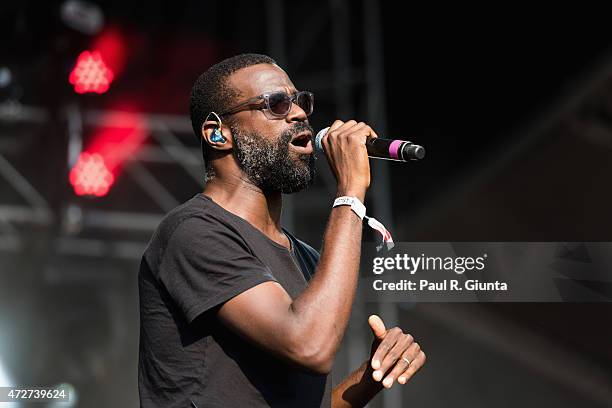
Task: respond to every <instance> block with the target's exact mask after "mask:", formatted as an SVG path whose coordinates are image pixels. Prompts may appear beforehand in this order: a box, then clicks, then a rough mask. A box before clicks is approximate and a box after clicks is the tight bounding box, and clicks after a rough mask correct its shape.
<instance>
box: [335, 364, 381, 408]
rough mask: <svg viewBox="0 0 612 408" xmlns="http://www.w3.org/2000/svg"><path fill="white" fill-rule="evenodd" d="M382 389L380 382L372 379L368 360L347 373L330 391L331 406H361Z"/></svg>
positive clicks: (352, 407)
mask: <svg viewBox="0 0 612 408" xmlns="http://www.w3.org/2000/svg"><path fill="white" fill-rule="evenodd" d="M382 389H383V386H382V384H381V383H380V382H377V381H374V380H373V379H372V367H371V366H370V364H369V361H366V362H364V363H363V364H362V365H361V367H359V368H358V369H357V370H355V371H353V372H352V373H351V374H349V375H348V376H347V377H346V378H345V379H344V381H342V382H341V383H340V384H338V386H336V387H335V388H334V390H333V391H332V404H331V406H332V408H355V407H363V406H364V405H365V404H367V403H368V402H369V401H370V400H371V399H372V398H374V396H375V395H376V394H377V393H379V392H380V391H381V390H382Z"/></svg>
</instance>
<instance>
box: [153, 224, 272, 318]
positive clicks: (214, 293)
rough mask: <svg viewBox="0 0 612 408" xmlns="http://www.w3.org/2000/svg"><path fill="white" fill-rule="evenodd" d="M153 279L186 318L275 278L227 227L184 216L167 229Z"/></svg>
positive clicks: (240, 238) (233, 231)
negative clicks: (178, 223) (168, 236)
mask: <svg viewBox="0 0 612 408" xmlns="http://www.w3.org/2000/svg"><path fill="white" fill-rule="evenodd" d="M159 277H160V280H161V282H162V283H163V285H164V286H165V288H166V290H167V291H168V293H169V294H170V296H171V297H172V299H173V300H174V302H175V303H176V304H177V305H178V307H179V308H180V310H181V311H182V312H183V313H184V315H185V317H186V318H187V321H188V322H190V323H191V322H192V321H193V320H194V319H195V318H196V317H198V316H199V315H200V314H202V313H204V312H205V311H207V310H209V309H211V308H213V307H215V306H217V305H220V304H222V303H224V302H226V301H228V300H230V299H231V298H233V297H235V296H237V295H239V294H240V293H242V292H244V291H246V290H247V289H250V288H252V287H253V286H256V285H258V284H260V283H263V282H267V281H276V279H275V278H274V276H273V275H272V273H271V271H270V270H269V268H268V267H267V266H265V265H264V264H263V263H262V262H261V261H260V260H259V259H258V258H257V257H256V256H255V255H254V254H253V253H252V251H251V250H250V248H249V247H248V245H247V243H246V242H245V241H244V240H243V239H242V237H241V236H240V235H239V234H238V232H237V231H235V230H234V229H233V228H232V227H230V226H228V225H225V224H223V223H222V222H220V221H219V220H215V219H207V218H201V217H190V218H187V219H186V220H184V221H182V222H181V223H180V225H179V226H178V227H177V228H176V229H175V231H174V232H173V233H172V235H171V237H170V239H169V241H168V243H167V246H166V249H165V251H164V253H163V256H162V260H161V264H160V269H159Z"/></svg>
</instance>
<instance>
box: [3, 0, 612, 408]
mask: <svg viewBox="0 0 612 408" xmlns="http://www.w3.org/2000/svg"><path fill="white" fill-rule="evenodd" d="M64 4H65V3H63V2H44V3H43V2H39V3H37V2H5V3H4V4H3V5H1V6H0V32H1V33H2V35H1V36H0V43H1V47H0V68H1V67H4V68H6V69H8V70H9V71H10V72H11V80H10V81H9V83H7V84H4V85H2V86H1V87H0V92H1V94H0V95H1V99H0V103H1V107H2V109H0V159H1V160H0V179H1V180H2V182H0V244H1V245H0V336H2V337H0V381H4V382H7V381H8V382H12V383H15V384H16V385H18V384H31V385H34V384H57V383H70V384H72V385H73V386H74V388H75V389H76V392H77V393H78V395H79V402H78V403H77V406H83V407H98V406H100V407H102V406H104V407H106V406H137V388H136V387H137V381H136V374H137V366H136V363H137V342H138V314H137V312H138V299H137V287H136V276H137V270H138V269H137V266H138V262H139V255H140V254H141V253H142V250H143V249H144V246H145V245H146V242H147V241H148V239H149V237H150V235H151V233H152V232H153V229H154V227H155V225H156V223H157V222H158V221H159V219H160V217H161V216H162V215H163V214H164V213H165V212H167V210H168V208H169V207H170V204H171V203H172V202H177V203H178V202H182V201H185V200H187V199H189V198H190V197H192V196H193V195H194V194H196V193H197V192H198V191H200V190H201V188H202V183H201V182H198V180H197V177H194V176H193V174H196V175H198V174H199V175H201V172H202V166H201V163H200V162H199V161H198V160H199V154H198V144H197V141H196V139H195V137H194V136H193V134H192V133H191V131H190V127H189V126H190V125H189V122H188V95H189V92H190V90H191V86H192V84H193V81H194V80H195V78H196V77H197V76H198V75H199V74H200V73H201V72H203V71H204V70H205V69H206V68H207V67H209V66H210V65H212V64H214V63H215V62H217V61H219V60H221V59H223V58H225V57H229V56H231V55H234V54H237V53H241V52H260V53H266V54H269V55H271V56H272V57H273V58H275V59H276V60H277V61H278V62H279V63H280V65H281V66H283V67H284V68H285V69H286V71H287V72H288V74H289V75H290V77H291V78H292V80H293V82H294V83H295V84H296V86H297V87H298V88H299V89H308V90H311V91H313V92H314V93H315V95H316V103H315V114H314V115H313V116H312V117H311V122H312V124H313V126H314V127H315V128H316V129H319V128H322V127H325V126H328V125H329V124H330V123H331V122H332V121H333V120H334V119H335V118H340V119H343V120H347V119H349V118H356V119H358V120H364V121H367V122H368V123H369V124H371V125H372V127H373V128H375V129H376V130H377V131H378V132H379V134H380V135H381V136H383V137H390V138H399V139H407V140H412V141H414V142H416V143H419V144H421V145H423V146H425V148H426V149H427V157H426V158H425V160H423V161H422V162H419V163H408V164H402V163H392V162H391V163H387V162H385V163H381V162H380V161H378V162H377V163H375V164H374V165H373V179H372V188H371V189H370V192H369V194H368V197H367V202H366V204H367V206H368V212H371V213H373V214H375V216H376V217H377V218H378V219H380V220H381V221H383V222H384V223H385V225H387V226H388V227H389V229H390V230H391V232H392V234H393V236H394V239H395V240H396V241H445V242H451V241H555V242H557V241H558V242H561V241H563V242H565V241H610V240H611V239H610V236H611V233H610V231H611V230H612V229H611V227H612V219H611V217H610V216H609V209H610V208H611V207H612V196H611V194H610V191H611V189H610V187H609V186H610V182H609V180H610V174H612V164H611V163H612V160H611V159H612V127H611V126H612V104H611V102H612V98H611V97H612V82H611V78H610V75H611V74H612V48H611V46H612V38H611V36H610V33H609V28H608V24H607V23H606V21H605V19H604V18H603V17H604V16H605V13H604V12H600V13H597V12H596V11H593V12H591V13H589V14H587V13H580V12H579V11H577V10H566V11H565V12H561V11H560V10H559V8H558V7H557V6H555V10H542V11H540V12H536V11H535V10H534V9H525V10H517V9H510V8H503V7H501V6H500V7H499V9H489V10H486V9H480V8H479V9H474V10H470V9H467V8H459V7H457V8H455V9H452V8H446V7H445V8H442V7H441V6H440V7H432V8H431V9H430V10H425V9H422V8H416V7H414V6H408V5H402V6H401V7H400V3H397V2H388V1H383V2H374V1H369V0H363V1H354V2H348V1H339V0H338V1H330V2H291V3H287V2H281V1H280V0H279V1H273V0H270V1H263V2H247V1H238V2H195V1H193V2H162V1H148V2H131V3H129V4H128V3H127V2H116V3H114V4H113V3H108V2H105V3H102V2H100V3H98V6H99V9H100V10H101V11H102V13H103V15H104V24H103V26H102V27H101V30H100V31H98V32H97V33H95V34H86V33H83V32H79V31H78V30H75V29H74V28H71V27H70V26H69V25H68V24H67V23H66V22H65V20H64V19H62V17H61V13H60V10H61V6H62V5H64ZM94 4H96V3H95V2H94ZM108 33H113V35H115V36H116V38H119V39H120V43H121V44H122V48H123V49H124V51H125V58H124V61H123V62H122V63H121V64H119V65H121V69H120V70H118V72H117V75H116V78H115V80H114V81H113V83H112V84H111V87H110V89H109V91H108V92H106V93H105V94H102V95H97V94H86V95H77V94H75V93H74V91H73V89H72V87H71V85H70V84H69V83H68V74H69V72H70V70H71V69H72V67H73V66H74V63H75V60H76V57H77V56H78V54H79V53H80V52H81V51H83V50H86V49H90V48H92V46H93V45H94V44H96V41H97V40H99V38H101V37H102V36H103V35H107V34H108ZM70 109H72V112H76V114H73V115H72V116H70V115H68V114H67V113H66V112H67V111H69V110H70ZM110 111H113V112H131V113H134V114H138V115H141V116H140V117H144V118H145V122H146V126H145V128H146V132H147V133H146V138H145V141H144V142H143V145H142V146H143V150H142V151H144V150H146V149H150V150H151V151H152V150H153V149H157V150H156V151H161V152H162V153H163V154H162V155H161V156H163V157H164V160H161V159H160V160H153V159H151V157H153V156H146V155H144V154H143V153H142V151H141V154H140V155H136V154H134V155H133V156H130V157H128V158H127V159H126V162H125V163H124V165H123V166H122V168H121V171H120V173H119V176H118V177H117V181H116V182H115V184H114V185H113V187H112V189H111V190H110V192H109V194H108V195H106V196H105V197H101V198H84V197H77V196H76V195H75V194H74V192H73V191H72V187H71V186H70V184H69V182H68V171H69V169H70V164H69V159H68V157H69V154H68V150H69V141H70V137H71V135H73V136H74V134H75V133H74V132H73V131H72V133H71V130H70V129H74V127H72V128H71V126H74V124H75V123H77V124H78V123H81V127H80V129H81V131H80V132H76V133H78V134H80V138H81V140H82V143H83V146H84V147H85V148H86V147H87V146H88V143H90V142H91V141H92V140H93V138H94V136H95V135H96V134H98V133H99V132H100V131H101V129H102V128H104V127H105V126H111V127H112V126H114V125H113V123H114V122H113V119H109V118H108V117H106V116H104V115H105V113H108V112H110ZM75 117H76V119H75ZM96 118H97V119H96ZM75 121H76V122H75ZM115 125H116V123H115ZM77 127H78V126H77ZM169 135H171V136H172V137H170V136H169ZM173 149H174V150H173ZM177 151H178V152H179V153H180V154H178V155H177V154H173V152H175V153H176V152H177ZM158 156H159V154H158ZM158 156H155V157H158ZM318 164H319V166H318V167H319V170H320V177H319V179H318V180H317V183H316V184H315V185H314V186H313V187H312V188H311V189H309V190H308V191H306V192H303V193H299V194H298V195H297V196H296V197H293V198H292V197H288V200H287V203H286V208H285V212H284V219H285V221H286V224H285V225H287V226H288V227H289V229H291V230H293V231H294V232H295V233H296V235H297V236H299V237H301V238H302V239H304V240H305V241H307V242H309V243H310V244H312V245H313V246H314V247H316V248H318V247H320V242H321V237H322V233H323V230H324V227H325V221H326V219H327V216H328V214H329V206H330V204H331V200H332V197H333V194H334V189H333V188H334V185H333V178H332V177H331V174H330V173H329V170H328V169H327V165H326V164H325V163H324V160H321V161H319V163H318ZM147 177H148V178H147ZM151 178H153V179H154V180H157V183H158V184H159V185H161V186H163V187H164V188H165V189H166V190H167V191H166V192H167V194H169V196H170V197H171V198H170V199H169V198H168V197H167V196H164V195H163V194H162V196H163V197H166V198H165V199H163V197H162V199H160V198H159V197H160V196H159V194H157V195H156V193H155V189H154V188H152V187H151V186H152V184H151V183H150V182H149V183H147V182H145V181H146V180H149V181H150V179H151ZM28 186H29V187H28ZM32 190H34V191H35V192H36V194H34V193H32ZM158 193H159V192H158ZM36 197H42V202H41V201H40V200H39V199H37V198H36ZM367 238H368V239H372V238H373V237H371V236H368V237H367ZM357 303H358V304H356V309H355V313H354V316H353V320H352V321H351V327H350V329H349V332H348V333H347V336H346V337H345V343H346V344H345V347H344V348H343V349H342V352H341V353H340V355H339V356H338V360H337V365H336V368H335V370H334V380H335V381H340V380H341V379H342V376H343V375H344V374H345V373H346V372H348V371H349V369H352V368H355V367H357V366H358V364H359V363H360V362H361V361H362V360H363V359H365V357H366V355H363V358H360V357H359V355H360V354H359V351H360V350H367V349H368V348H369V347H368V344H369V342H370V334H369V333H368V330H369V329H368V328H367V325H366V319H367V315H368V313H379V314H380V315H381V316H382V317H383V319H384V320H385V321H386V322H387V324H389V325H400V326H401V327H402V328H404V329H405V330H407V331H409V332H410V333H412V334H413V335H414V336H415V337H416V338H417V339H418V341H419V343H420V344H421V345H422V347H423V349H424V350H425V351H426V352H427V355H428V363H427V365H426V367H425V368H424V369H423V371H422V372H421V373H419V374H418V375H417V376H415V378H414V379H413V380H412V381H411V382H410V383H409V385H406V386H401V387H400V386H397V385H396V386H394V387H393V389H392V390H391V391H386V392H384V393H383V394H385V396H384V397H382V396H379V397H377V398H376V399H375V400H374V402H373V403H372V404H371V405H372V406H374V407H383V406H384V407H399V406H408V405H410V404H415V405H416V404H418V405H425V406H430V407H446V406H449V405H455V406H483V407H484V406H487V407H489V406H508V407H510V406H515V405H517V404H521V405H525V406H552V405H555V406H558V407H577V406H580V407H604V406H610V405H612V387H611V386H610V384H612V375H611V374H612V373H611V367H612V351H611V350H612V349H611V348H610V344H612V342H611V340H612V333H611V332H610V329H609V327H610V325H609V324H608V322H609V316H610V312H611V311H612V309H611V307H610V306H609V303H546V304H545V303H508V304H494V303H478V304H417V305H414V304H371V303H360V302H359V301H358V302H357ZM350 350H353V351H354V352H352V351H350ZM355 350H356V351H355ZM3 372H4V373H3ZM2 375H4V378H3V377H2Z"/></svg>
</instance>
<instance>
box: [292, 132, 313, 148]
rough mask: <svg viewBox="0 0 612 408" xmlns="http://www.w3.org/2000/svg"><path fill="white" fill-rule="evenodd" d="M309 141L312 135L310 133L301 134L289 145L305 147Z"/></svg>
mask: <svg viewBox="0 0 612 408" xmlns="http://www.w3.org/2000/svg"><path fill="white" fill-rule="evenodd" d="M311 139H312V135H311V134H310V133H301V134H299V135H297V136H294V137H293V139H291V144H292V145H293V146H296V147H306V146H308V143H309V142H310V141H311Z"/></svg>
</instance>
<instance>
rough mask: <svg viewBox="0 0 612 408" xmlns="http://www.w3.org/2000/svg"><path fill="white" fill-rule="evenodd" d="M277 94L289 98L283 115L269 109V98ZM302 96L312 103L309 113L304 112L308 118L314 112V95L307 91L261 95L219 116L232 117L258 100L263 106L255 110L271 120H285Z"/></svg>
mask: <svg viewBox="0 0 612 408" xmlns="http://www.w3.org/2000/svg"><path fill="white" fill-rule="evenodd" d="M278 94H283V95H286V96H287V97H289V109H287V112H285V113H284V114H279V113H275V112H273V111H272V109H271V108H270V97H271V96H273V95H278ZM302 95H308V96H309V97H310V100H311V102H312V103H311V104H310V112H306V111H304V112H305V113H306V116H310V115H311V114H312V112H313V110H314V94H313V93H312V92H309V91H300V92H296V93H294V94H288V93H287V92H285V91H278V92H267V93H263V94H261V95H258V96H255V97H253V98H250V99H247V100H246V101H244V102H241V103H239V104H238V105H236V106H234V107H233V108H231V109H228V110H227V111H225V112H223V113H222V114H221V115H220V116H227V115H233V114H234V113H238V112H240V111H243V110H246V109H243V108H245V107H247V106H249V105H253V104H255V103H257V102H258V101H260V100H263V101H264V103H265V104H264V105H263V106H259V107H258V108H257V109H261V110H264V111H265V112H264V114H266V113H267V114H269V115H270V116H271V118H273V119H280V118H285V117H286V116H287V115H288V114H289V112H291V107H292V106H293V104H296V105H297V103H296V101H297V99H298V98H299V97H300V96H302ZM260 105H261V104H260ZM298 106H299V105H298ZM300 108H302V107H301V106H300ZM302 109H303V108H302Z"/></svg>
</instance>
